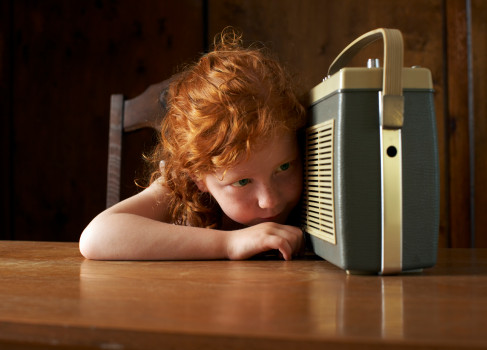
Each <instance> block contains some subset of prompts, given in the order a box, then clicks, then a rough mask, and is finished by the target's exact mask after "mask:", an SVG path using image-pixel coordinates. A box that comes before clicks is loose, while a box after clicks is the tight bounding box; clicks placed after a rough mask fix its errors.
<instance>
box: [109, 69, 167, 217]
mask: <svg viewBox="0 0 487 350" xmlns="http://www.w3.org/2000/svg"><path fill="white" fill-rule="evenodd" d="M170 81H171V78H169V79H167V80H164V81H162V82H160V83H158V84H154V85H151V86H149V87H148V88H147V89H146V90H145V91H144V92H143V93H142V94H140V95H139V96H137V97H135V98H133V99H130V100H126V99H125V98H124V96H123V95H121V94H113V95H111V101H110V131H109V136H108V143H109V144H108V147H109V148H108V172H107V197H106V206H107V208H108V207H111V206H112V205H114V204H116V203H118V202H119V201H120V187H121V186H120V178H121V165H122V138H123V137H122V136H123V134H124V133H127V132H131V131H135V130H139V129H142V128H152V129H154V130H157V129H158V127H159V124H160V122H161V119H162V117H163V116H164V112H165V107H166V106H165V98H164V96H165V93H164V92H165V91H166V90H167V87H168V86H169V83H170Z"/></svg>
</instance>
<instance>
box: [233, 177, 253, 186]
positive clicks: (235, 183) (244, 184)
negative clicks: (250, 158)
mask: <svg viewBox="0 0 487 350" xmlns="http://www.w3.org/2000/svg"><path fill="white" fill-rule="evenodd" d="M249 183H250V179H242V180H238V181H237V182H234V183H233V184H232V186H235V187H243V186H246V185H248V184H249Z"/></svg>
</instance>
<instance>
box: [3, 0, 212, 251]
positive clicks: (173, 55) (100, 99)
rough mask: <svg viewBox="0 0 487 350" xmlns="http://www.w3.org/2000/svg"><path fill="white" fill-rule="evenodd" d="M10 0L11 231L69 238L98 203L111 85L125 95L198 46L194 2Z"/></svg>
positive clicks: (198, 9) (198, 7)
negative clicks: (11, 59) (11, 10)
mask: <svg viewBox="0 0 487 350" xmlns="http://www.w3.org/2000/svg"><path fill="white" fill-rule="evenodd" d="M11 4H12V7H13V17H12V25H13V28H12V33H11V35H12V37H13V48H12V49H13V61H14V65H13V67H10V68H11V69H12V70H13V76H14V79H13V80H14V81H13V85H12V87H11V89H12V94H13V100H12V106H13V107H12V114H13V115H12V122H13V130H14V134H13V135H12V146H11V150H12V152H13V164H11V167H12V171H13V173H12V179H11V180H12V182H13V187H12V189H13V192H14V201H13V203H12V213H13V223H14V238H15V239H35V240H73V241H75V240H78V238H79V235H80V233H81V231H82V229H83V228H84V226H86V224H87V223H88V222H89V220H91V218H93V217H94V216H95V215H96V214H97V213H98V212H100V211H101V210H103V209H104V202H105V188H106V160H107V145H108V141H107V140H108V117H109V101H110V94H111V93H124V94H126V95H127V96H128V97H133V96H135V95H137V94H139V93H141V92H142V91H144V90H145V88H146V87H147V86H148V85H150V84H153V83H156V82H159V81H161V80H163V79H165V78H166V77H168V76H169V75H170V74H172V72H173V71H174V68H175V67H176V66H177V65H178V64H180V63H181V62H184V61H187V60H189V59H192V58H193V57H194V56H195V55H196V54H197V53H198V52H200V51H201V50H202V49H203V48H202V41H203V35H202V33H203V30H202V29H203V18H202V12H203V11H202V4H201V2H200V1H191V0H185V1H178V2H169V1H155V0H154V1H144V2H143V3H139V2H136V1H122V2H118V1H103V0H98V1H90V2H85V1H56V0H47V1H41V2H35V1H13V2H12V3H11ZM40 227H42V228H43V229H42V230H41V229H38V230H35V229H34V228H40Z"/></svg>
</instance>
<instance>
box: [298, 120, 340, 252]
mask: <svg viewBox="0 0 487 350" xmlns="http://www.w3.org/2000/svg"><path fill="white" fill-rule="evenodd" d="M334 126H335V121H334V119H331V120H327V121H326V122H323V123H320V124H316V125H313V126H311V127H309V128H307V129H306V151H305V159H304V190H303V211H302V220H303V221H302V224H303V228H304V230H305V231H306V232H308V233H309V234H312V235H314V236H317V237H319V238H321V239H323V240H325V241H327V242H330V243H332V244H336V235H335V210H334V203H333V202H334V195H333V140H334Z"/></svg>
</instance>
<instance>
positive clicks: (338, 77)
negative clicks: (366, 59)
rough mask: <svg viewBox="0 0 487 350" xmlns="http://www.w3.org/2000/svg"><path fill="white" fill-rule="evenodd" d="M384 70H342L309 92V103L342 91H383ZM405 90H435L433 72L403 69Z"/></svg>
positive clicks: (359, 68) (360, 68)
mask: <svg viewBox="0 0 487 350" xmlns="http://www.w3.org/2000/svg"><path fill="white" fill-rule="evenodd" d="M382 72H383V69H382V68H362V67H352V68H342V69H340V71H339V72H338V73H336V74H334V75H332V76H331V77H329V78H328V79H326V80H325V81H323V82H321V83H320V84H318V85H316V86H315V87H314V88H313V89H311V91H310V92H309V95H308V98H307V101H308V104H309V105H312V104H314V103H316V102H318V101H319V100H321V99H322V98H324V97H326V96H328V95H330V94H332V93H334V92H337V91H341V90H354V89H370V90H373V89H377V90H382V79H383V77H382ZM402 79H403V83H402V86H403V89H429V90H431V89H433V81H432V78H431V72H430V71H429V69H426V68H403V73H402Z"/></svg>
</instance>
